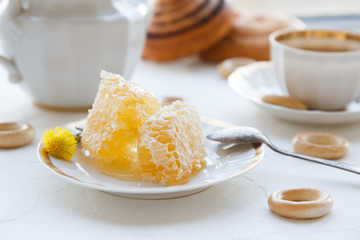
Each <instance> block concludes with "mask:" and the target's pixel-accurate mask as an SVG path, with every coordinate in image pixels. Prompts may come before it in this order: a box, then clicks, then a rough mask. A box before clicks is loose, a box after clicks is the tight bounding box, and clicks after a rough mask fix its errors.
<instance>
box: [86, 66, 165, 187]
mask: <svg viewBox="0 0 360 240" xmlns="http://www.w3.org/2000/svg"><path fill="white" fill-rule="evenodd" d="M101 78H102V80H101V82H100V85H99V90H98V93H97V95H96V98H95V101H94V104H93V107H92V109H91V110H90V111H89V115H88V117H87V120H86V124H85V127H84V131H83V133H82V139H81V142H82V147H83V149H84V150H87V151H88V153H89V154H88V155H89V156H90V157H91V159H92V161H93V162H94V163H95V165H96V167H97V169H98V170H99V171H101V172H102V173H104V174H107V175H109V176H112V177H116V178H119V179H122V180H129V181H140V180H141V171H140V166H139V163H138V160H137V159H138V158H137V145H138V137H139V131H140V128H141V126H142V124H143V123H144V121H145V120H146V119H148V118H149V117H150V116H151V115H152V114H154V113H155V112H157V111H158V110H159V109H160V103H159V102H158V100H157V99H156V98H155V97H154V96H153V95H152V94H151V93H149V92H147V91H145V90H144V89H142V88H141V87H140V86H138V85H136V84H134V83H130V82H127V81H125V80H124V79H123V78H122V77H121V76H119V75H116V74H112V73H109V72H105V71H102V72H101Z"/></svg>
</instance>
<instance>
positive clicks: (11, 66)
mask: <svg viewBox="0 0 360 240" xmlns="http://www.w3.org/2000/svg"><path fill="white" fill-rule="evenodd" d="M148 13H149V8H148V4H147V3H146V1H141V0H3V1H2V3H1V5H0V38H1V42H2V45H3V51H4V56H3V57H0V63H1V64H2V65H3V66H4V67H5V68H6V69H7V70H8V72H9V79H10V80H11V81H13V82H18V83H19V84H20V85H21V86H22V87H23V89H24V90H25V91H26V92H27V93H28V94H29V95H30V96H31V98H32V99H33V100H34V102H35V103H36V104H38V105H40V106H45V107H50V108H86V107H90V106H91V104H92V102H93V100H94V98H95V95H96V92H97V88H98V84H99V80H100V77H99V74H100V70H101V69H104V70H106V71H110V72H114V73H118V74H121V75H122V76H123V77H125V78H126V79H128V78H129V77H130V75H131V73H132V72H133V70H134V67H135V66H136V63H137V62H138V61H139V59H140V57H141V53H142V49H143V44H144V40H145V34H146V22H147V21H146V20H147V17H146V15H147V14H148Z"/></svg>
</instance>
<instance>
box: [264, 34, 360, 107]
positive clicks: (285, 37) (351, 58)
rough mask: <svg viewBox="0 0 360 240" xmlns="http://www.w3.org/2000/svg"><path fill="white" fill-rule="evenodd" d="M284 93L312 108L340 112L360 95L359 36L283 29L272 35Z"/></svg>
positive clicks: (271, 41) (272, 48)
mask: <svg viewBox="0 0 360 240" xmlns="http://www.w3.org/2000/svg"><path fill="white" fill-rule="evenodd" d="M270 43H271V59H272V61H273V62H274V66H275V72H276V75H277V78H278V81H279V84H280V87H281V88H282V90H283V91H285V92H287V93H288V94H289V95H290V96H292V97H295V98H297V99H300V100H302V101H303V102H304V103H306V105H307V106H308V107H309V109H318V110H341V109H345V108H346V107H347V105H348V104H349V103H350V102H352V101H354V100H355V99H357V98H358V97H359V94H360V34H356V33H350V32H346V31H342V30H338V31H337V30H315V29H306V30H294V29H283V30H279V31H276V32H274V33H273V34H271V35H270Z"/></svg>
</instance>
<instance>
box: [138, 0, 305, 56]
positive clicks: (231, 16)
mask: <svg viewBox="0 0 360 240" xmlns="http://www.w3.org/2000/svg"><path fill="white" fill-rule="evenodd" d="M302 24H303V23H302V22H301V21H300V20H298V19H296V18H294V17H290V16H283V15H275V14H272V15H269V14H256V15H254V14H244V13H242V14H236V13H234V12H233V11H232V10H231V7H230V6H229V4H228V3H227V1H226V0H157V1H156V2H155V6H154V14H153V18H152V21H151V23H150V26H149V29H148V32H147V39H146V43H145V48H144V52H143V57H144V58H145V59H149V60H153V61H158V62H166V61H172V60H177V59H180V58H182V57H186V56H190V55H193V54H199V55H200V57H201V58H202V59H204V60H207V61H216V62H218V61H222V60H225V59H228V58H233V57H247V58H252V59H254V60H269V41H268V36H269V35H270V33H271V32H273V31H275V30H277V29H280V28H284V27H298V26H300V25H302Z"/></svg>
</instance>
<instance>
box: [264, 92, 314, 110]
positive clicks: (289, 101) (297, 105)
mask: <svg viewBox="0 0 360 240" xmlns="http://www.w3.org/2000/svg"><path fill="white" fill-rule="evenodd" d="M262 100H263V101H264V102H266V103H270V104H274V105H278V106H283V107H287V108H293V109H298V110H307V109H308V107H307V106H306V104H305V103H303V102H302V101H301V100H299V99H297V98H293V97H288V96H278V95H264V96H263V97H262Z"/></svg>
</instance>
